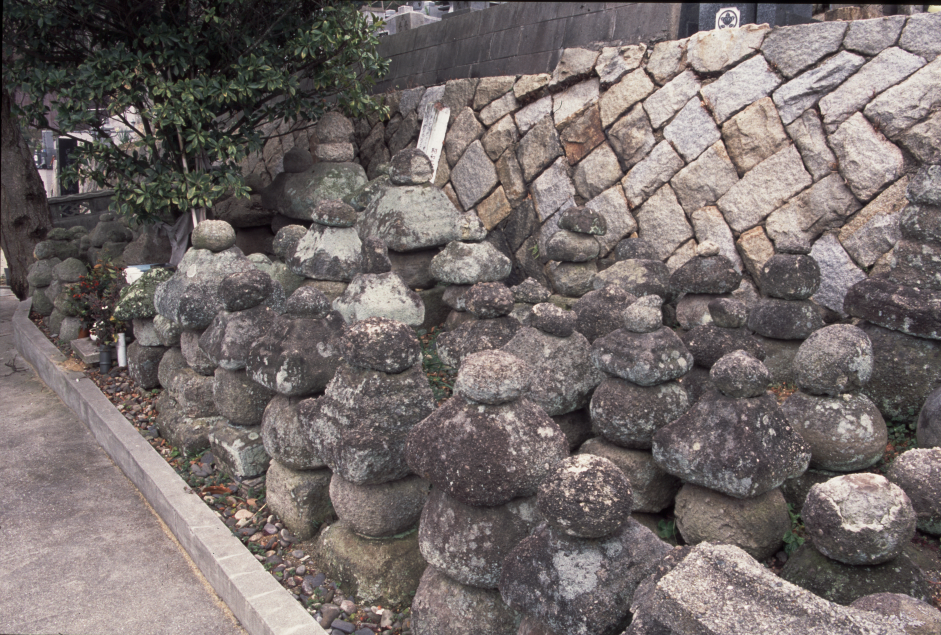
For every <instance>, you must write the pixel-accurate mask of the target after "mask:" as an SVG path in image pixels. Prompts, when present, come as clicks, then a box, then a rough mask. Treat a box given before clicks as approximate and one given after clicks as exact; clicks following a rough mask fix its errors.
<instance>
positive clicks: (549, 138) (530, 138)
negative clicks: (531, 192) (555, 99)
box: [516, 117, 564, 183]
mask: <svg viewBox="0 0 941 635" xmlns="http://www.w3.org/2000/svg"><path fill="white" fill-rule="evenodd" d="M517 125H519V119H517ZM521 131H522V130H521ZM563 154H564V153H563V150H562V144H561V143H560V141H559V133H558V132H556V129H555V125H554V124H553V123H552V119H551V118H550V117H543V118H542V119H540V120H539V121H538V122H537V123H536V124H535V125H533V126H532V129H531V130H529V132H526V133H525V136H524V137H523V138H522V140H520V144H519V147H518V148H517V150H516V158H517V159H518V160H519V164H520V168H521V169H522V170H523V178H524V179H525V181H526V182H527V183H529V182H531V181H532V180H533V179H535V178H536V177H537V176H538V175H539V174H540V173H541V172H542V171H543V170H544V169H545V168H546V167H548V166H549V165H550V164H551V163H552V162H553V161H555V159H556V158H557V157H561V156H563Z"/></svg>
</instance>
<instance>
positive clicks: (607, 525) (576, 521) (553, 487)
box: [536, 454, 634, 538]
mask: <svg viewBox="0 0 941 635" xmlns="http://www.w3.org/2000/svg"><path fill="white" fill-rule="evenodd" d="M633 500H634V496H633V492H632V491H631V484H630V481H628V480H627V477H626V476H624V472H622V471H621V469H620V468H619V467H618V466H616V465H615V464H614V463H612V462H611V461H610V460H608V459H606V458H603V457H600V456H596V455H594V454H577V455H575V456H570V457H568V458H567V459H563V460H562V461H561V462H560V463H559V464H558V465H557V466H556V467H555V469H554V470H553V471H552V472H550V473H549V476H548V477H547V478H546V480H545V481H543V483H542V485H540V487H539V493H538V494H537V496H536V506H537V508H538V509H539V511H540V512H541V513H542V515H543V516H544V517H545V519H546V520H547V521H548V522H549V524H551V525H552V526H553V527H555V528H556V529H558V530H559V531H561V532H562V533H565V534H567V535H569V536H575V537H577V538H601V537H602V536H607V535H609V534H612V533H614V532H615V531H617V530H618V529H619V528H620V527H621V526H622V525H623V524H624V523H625V522H626V521H627V519H628V518H629V517H630V514H631V505H632V504H633Z"/></svg>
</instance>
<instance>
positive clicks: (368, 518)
mask: <svg viewBox="0 0 941 635" xmlns="http://www.w3.org/2000/svg"><path fill="white" fill-rule="evenodd" d="M429 488H430V485H429V483H428V481H426V480H424V479H421V478H419V477H417V476H414V475H412V476H406V477H405V478H403V479H399V480H397V481H390V482H388V483H379V484H377V485H355V484H353V483H350V482H349V481H347V480H345V479H344V478H343V477H342V476H340V475H339V474H334V475H333V478H331V479H330V501H331V503H332V504H333V508H334V509H335V510H336V513H337V516H339V517H340V520H342V521H343V522H344V523H345V524H346V525H347V526H349V528H350V529H351V530H352V531H353V532H354V533H356V534H359V535H360V536H364V537H370V538H384V537H391V536H395V535H396V534H401V533H403V532H406V531H408V530H410V529H412V528H413V527H415V525H417V524H418V520H419V518H420V517H421V514H422V507H423V506H424V504H425V501H426V500H427V499H428V490H429Z"/></svg>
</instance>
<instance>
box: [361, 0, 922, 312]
mask: <svg viewBox="0 0 941 635" xmlns="http://www.w3.org/2000/svg"><path fill="white" fill-rule="evenodd" d="M939 28H941V16H938V15H936V14H921V15H915V16H911V17H909V16H893V17H888V18H881V19H876V20H862V21H855V22H848V23H847V22H826V23H816V24H809V25H801V26H794V27H783V28H775V29H769V28H768V27H767V26H756V25H747V26H745V27H743V28H741V29H736V30H727V31H712V32H701V33H698V34H696V35H694V36H692V37H691V38H688V39H685V40H679V41H671V42H662V43H660V44H657V45H654V46H653V47H646V46H645V45H643V44H641V45H636V46H626V47H610V48H605V47H596V48H600V50H589V49H581V48H571V49H565V50H563V51H562V53H561V55H560V61H559V63H558V65H557V66H556V68H555V70H554V72H553V73H552V74H551V75H548V74H542V75H523V76H519V77H517V76H509V77H485V78H483V79H459V80H451V81H448V82H447V83H446V84H445V85H442V86H435V87H430V88H427V89H426V88H414V89H409V90H404V91H396V92H393V93H390V94H389V95H387V96H386V103H387V104H388V105H389V106H390V108H391V110H392V113H393V114H392V117H391V119H389V120H388V121H385V122H375V123H374V124H373V125H372V126H371V128H370V130H369V132H368V134H366V133H365V129H366V126H364V125H363V123H362V122H360V124H359V125H358V135H359V136H358V138H357V141H358V142H359V147H358V152H359V154H358V160H359V161H360V163H361V164H362V165H363V166H364V167H365V168H366V169H367V174H368V176H369V177H370V178H375V176H376V175H377V174H378V170H379V169H380V166H381V164H382V163H384V162H385V161H388V157H389V156H390V154H394V153H395V152H397V151H399V150H401V149H402V148H405V147H409V146H414V145H415V142H416V139H417V137H418V134H419V130H420V127H421V122H422V114H423V111H424V108H426V107H427V105H428V104H430V103H433V102H437V101H440V102H441V103H442V104H443V105H444V106H447V107H449V108H450V110H451V113H450V120H449V124H448V128H449V129H448V133H447V137H446V139H445V142H444V148H443V151H442V153H441V159H440V162H439V165H438V173H437V177H436V179H435V183H436V184H437V185H438V186H440V187H443V188H444V190H445V192H446V193H447V194H448V196H449V197H450V198H451V200H452V201H453V202H454V203H455V205H456V206H457V207H459V208H460V209H461V210H464V211H475V212H476V213H477V215H478V216H479V217H480V219H481V221H482V222H483V224H484V226H485V227H486V228H487V229H488V230H489V235H488V238H487V240H488V241H489V242H491V243H492V244H493V245H494V246H496V247H497V248H498V249H499V250H500V251H502V252H504V253H505V254H507V255H510V256H512V257H513V260H514V262H515V270H514V274H513V275H512V277H511V279H510V280H509V281H508V282H509V283H511V284H515V283H518V282H519V281H520V280H522V279H523V278H525V277H526V276H533V277H535V278H537V279H539V280H540V281H542V282H544V283H551V284H553V286H554V287H555V290H556V291H560V290H561V289H560V288H559V287H560V286H566V283H565V282H564V281H559V280H550V279H548V276H547V274H546V271H547V269H546V264H547V263H548V262H549V260H548V258H549V256H551V255H552V254H549V253H548V251H547V246H548V242H549V239H550V238H551V237H552V236H553V235H554V234H555V233H556V232H557V231H558V223H557V221H558V218H559V216H560V212H561V211H562V210H564V209H566V208H568V207H571V206H577V205H585V206H587V207H589V208H592V209H595V210H596V211H598V212H599V213H601V214H602V215H603V216H604V217H605V218H606V220H607V226H608V232H607V234H606V235H604V236H599V237H597V241H598V243H599V258H598V259H597V261H596V262H593V263H589V264H587V265H585V266H587V267H597V268H598V269H602V268H604V267H606V266H607V265H609V264H611V263H612V262H613V261H614V259H615V257H616V251H615V248H616V246H617V245H618V242H619V241H621V240H622V239H624V238H628V237H631V236H636V237H639V238H642V239H647V240H648V241H650V242H652V243H653V244H654V246H655V251H656V253H657V256H658V257H659V258H660V259H661V260H663V261H664V262H666V263H667V265H668V266H669V268H670V269H671V270H675V269H676V268H678V267H679V266H680V265H682V264H683V263H684V262H685V261H686V260H688V259H689V258H690V257H691V256H692V255H693V254H694V252H695V247H696V245H697V243H699V242H701V241H703V240H706V239H709V240H712V241H714V242H716V243H718V244H719V246H720V248H721V252H722V253H723V254H724V255H726V256H728V257H729V258H731V259H732V260H733V262H735V263H736V264H737V265H738V266H739V267H741V268H743V270H744V271H745V272H746V273H748V274H751V277H752V278H753V279H755V278H756V274H757V271H758V270H759V269H760V267H761V265H762V264H763V263H764V262H765V260H767V258H768V257H770V255H772V254H773V253H775V251H782V250H789V249H791V248H792V247H793V246H794V245H797V244H800V243H807V244H809V245H810V246H812V252H811V253H812V255H813V256H814V257H815V258H816V259H817V260H818V262H819V264H820V267H821V270H822V273H823V276H824V280H825V283H824V285H823V286H822V287H821V289H820V291H819V292H818V293H817V295H816V296H815V297H814V300H815V301H817V302H818V303H819V304H821V305H823V306H825V307H827V308H829V309H831V310H833V311H835V312H838V313H840V312H842V299H843V295H844V294H845V291H846V289H847V288H848V287H849V286H850V285H851V284H853V283H854V282H857V281H858V280H860V279H862V278H864V277H865V276H866V275H867V274H869V273H871V272H873V271H878V270H879V269H880V268H884V267H885V266H886V263H887V261H888V259H889V258H890V255H891V249H892V247H893V245H894V243H895V242H896V240H897V239H898V213H899V211H900V210H901V208H902V207H903V206H904V205H905V196H904V192H905V187H906V185H907V184H908V181H909V178H910V175H911V174H912V173H913V171H914V170H915V169H917V167H918V166H919V165H921V164H922V163H926V162H927V163H937V162H938V161H939V160H941V154H939V143H938V139H939V134H941V133H939V126H941V118H939V117H941V115H939V114H938V109H939V106H941V88H939V86H941V61H939V60H938V59H936V56H937V55H938V52H939V50H941V41H939V40H938V38H937V37H936V34H937V32H938V29H939ZM932 33H933V34H934V35H932ZM550 268H551V267H550ZM570 287H571V285H568V287H567V289H566V292H565V293H563V295H578V293H573V290H572V289H571V288H570ZM743 293H746V294H747V285H743Z"/></svg>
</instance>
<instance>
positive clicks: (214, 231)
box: [192, 220, 235, 252]
mask: <svg viewBox="0 0 941 635" xmlns="http://www.w3.org/2000/svg"><path fill="white" fill-rule="evenodd" d="M192 240H193V248H195V249H208V250H209V251H212V252H218V251H224V250H226V249H228V248H229V247H231V246H232V245H234V244H235V230H234V229H233V228H232V225H229V224H228V223H227V222H225V221H224V220H204V221H203V222H201V223H200V224H199V225H197V226H196V229H194V230H193V235H192Z"/></svg>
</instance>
